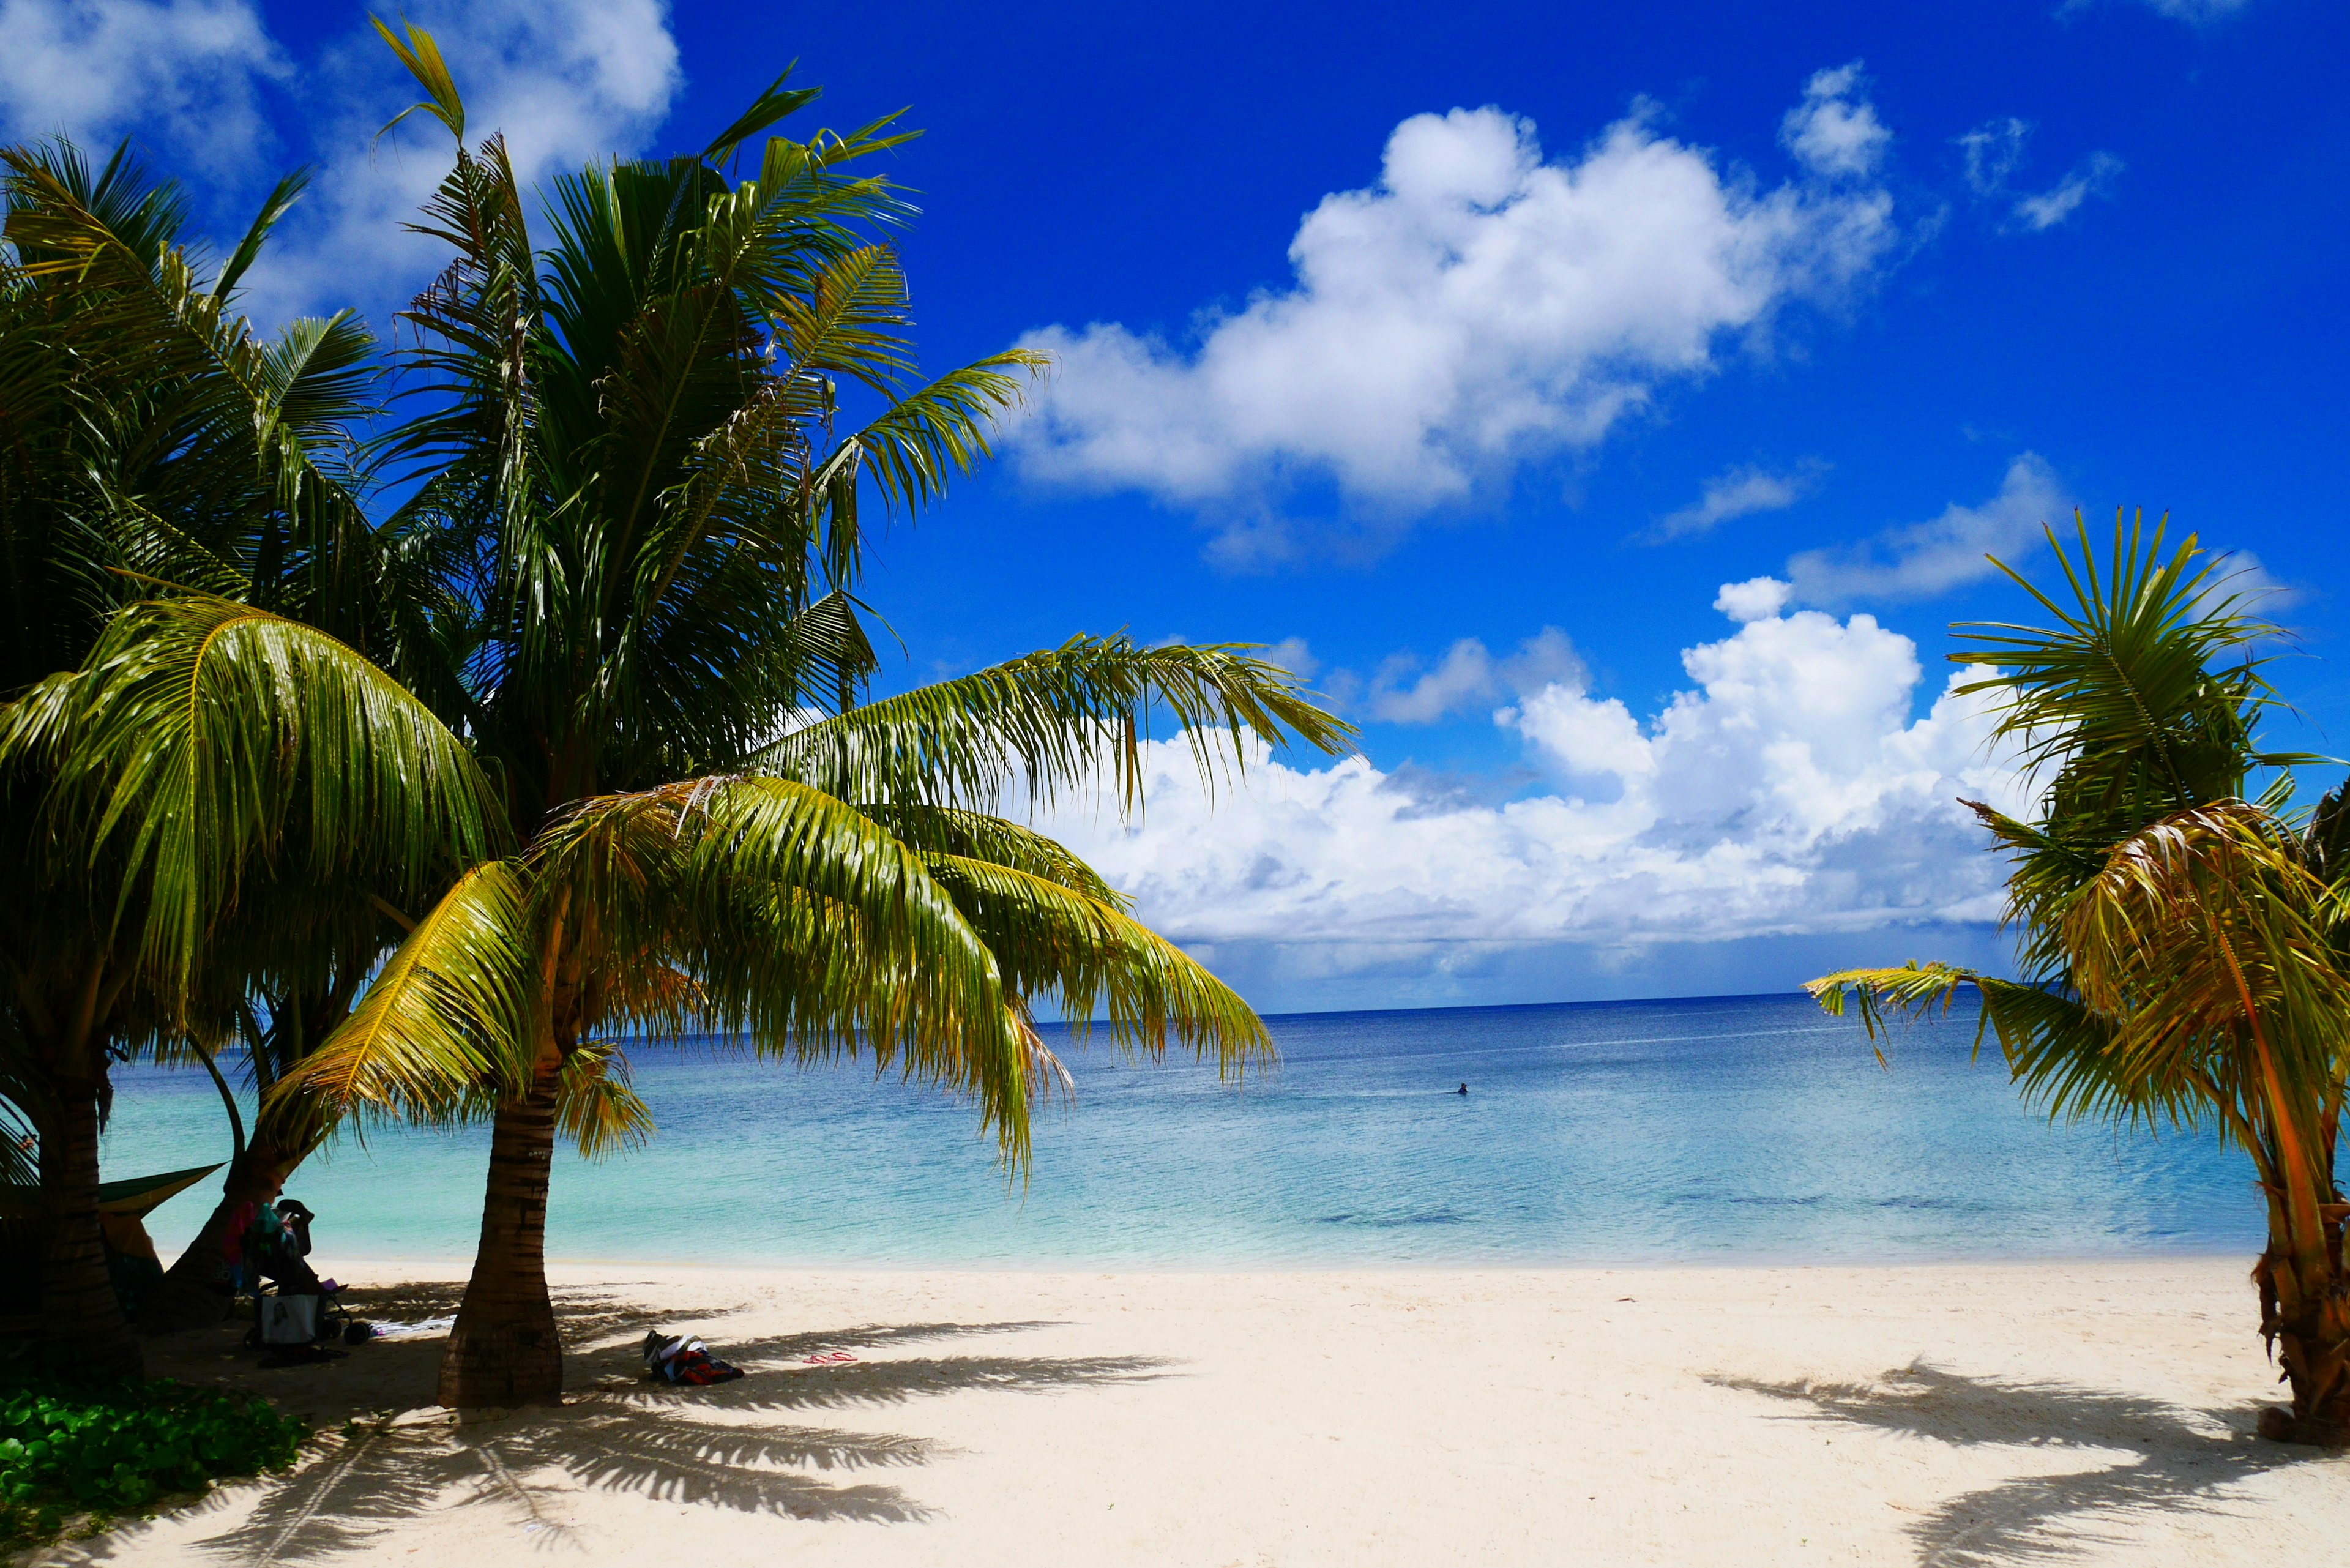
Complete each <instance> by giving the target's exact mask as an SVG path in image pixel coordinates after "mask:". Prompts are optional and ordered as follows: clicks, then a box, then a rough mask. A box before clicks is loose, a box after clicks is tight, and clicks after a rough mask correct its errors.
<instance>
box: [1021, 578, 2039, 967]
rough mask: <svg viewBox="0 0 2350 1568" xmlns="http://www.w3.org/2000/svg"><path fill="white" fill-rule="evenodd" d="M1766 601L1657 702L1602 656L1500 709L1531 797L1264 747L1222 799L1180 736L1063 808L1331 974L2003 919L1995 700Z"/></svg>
mask: <svg viewBox="0 0 2350 1568" xmlns="http://www.w3.org/2000/svg"><path fill="white" fill-rule="evenodd" d="M1724 597H1725V598H1729V597H1731V589H1729V588H1725V589H1724ZM1745 607H1746V608H1749V609H1756V610H1757V613H1754V614H1752V615H1751V616H1749V617H1748V618H1745V619H1744V620H1743V623H1742V624H1741V625H1740V626H1739V627H1738V628H1737V629H1736V630H1735V631H1734V632H1733V633H1731V635H1729V636H1727V637H1725V638H1723V639H1721V640H1719V641H1715V642H1710V643H1706V644H1703V645H1701V646H1699V647H1696V648H1691V649H1688V650H1687V651H1686V652H1685V653H1684V655H1683V657H1682V664H1683V667H1684V668H1685V670H1687V672H1688V674H1689V677H1690V680H1691V682H1692V685H1691V687H1690V690H1688V691H1683V692H1681V693H1679V695H1677V696H1675V697H1674V698H1672V699H1671V700H1670V701H1669V702H1667V703H1666V704H1664V706H1663V707H1662V709H1661V711H1657V712H1655V713H1653V714H1649V715H1648V716H1647V717H1646V718H1642V717H1639V716H1636V715H1635V714H1634V713H1633V712H1632V711H1630V710H1629V709H1628V708H1627V706H1626V704H1625V703H1624V702H1623V701H1620V700H1618V699H1616V698H1611V697H1604V696H1601V695H1598V694H1596V693H1595V692H1594V691H1591V690H1590V688H1589V686H1588V683H1587V681H1586V678H1584V677H1583V676H1582V675H1581V674H1580V673H1579V672H1578V673H1575V674H1573V675H1570V676H1567V677H1565V678H1562V679H1560V680H1555V681H1553V682H1551V683H1549V684H1547V685H1545V686H1544V687H1542V688H1541V689H1540V690H1538V691H1534V692H1533V693H1531V694H1530V695H1528V696H1527V697H1526V698H1525V699H1524V700H1523V701H1521V702H1520V703H1518V704H1516V705H1515V706H1513V707H1511V708H1507V709H1504V710H1503V711H1500V712H1499V713H1498V714H1497V715H1496V722H1498V723H1500V724H1502V725H1503V727H1504V728H1506V729H1508V730H1510V731H1511V732H1514V733H1515V734H1516V735H1517V736H1518V737H1519V738H1520V739H1521V740H1522V742H1523V744H1524V746H1525V749H1526V753H1527V755H1528V757H1529V758H1530V759H1531V760H1532V761H1534V762H1535V763H1538V764H1539V766H1540V767H1541V769H1542V770H1543V772H1544V774H1545V775H1546V776H1547V777H1548V779H1549V781H1550V783H1549V784H1548V787H1547V788H1545V789H1544V790H1542V791H1541V792H1540V793H1537V794H1533V795H1531V796H1528V797H1526V798H1520V799H1515V800H1509V801H1505V802H1502V803H1499V804H1493V803H1490V802H1479V801H1476V800H1474V799H1464V798H1461V796H1460V795H1459V794H1457V793H1453V794H1436V795H1431V794H1427V793H1424V792H1421V791H1419V790H1417V789H1415V788H1414V787H1412V785H1411V784H1410V783H1409V781H1408V780H1406V779H1405V778H1404V777H1402V776H1401V775H1399V774H1391V773H1387V772H1383V771H1382V770H1380V769H1379V768H1378V767H1376V766H1374V765H1373V764H1372V763H1369V762H1368V761H1367V760H1365V759H1363V758H1360V757H1354V758H1348V759H1347V760H1345V761H1342V762H1338V763H1333V764H1332V765H1330V766H1327V767H1323V768H1315V769H1305V768H1295V767H1291V766H1287V765H1285V764H1283V763H1278V762H1274V761H1273V760H1271V759H1269V758H1267V757H1265V756H1263V754H1261V753H1260V754H1258V755H1257V756H1256V757H1255V758H1254V759H1253V765H1252V766H1251V767H1250V769H1249V770H1248V773H1247V774H1246V778H1245V782H1244V784H1243V785H1242V786H1241V787H1238V788H1232V787H1223V788H1220V789H1219V790H1218V791H1217V792H1216V794H1215V795H1214V798H1213V800H1212V801H1211V798H1210V797H1209V795H1208V794H1207V793H1206V792H1205V791H1203V790H1202V788H1201V785H1200V784H1199V783H1198V781H1197V778H1196V775H1195V774H1194V773H1193V770H1192V766H1191V761H1190V756H1189V753H1188V752H1187V750H1186V748H1185V747H1184V746H1183V745H1182V744H1181V743H1180V742H1159V743H1154V744H1153V746H1152V747H1151V749H1150V753H1149V758H1148V759H1147V763H1146V766H1147V769H1148V773H1149V780H1148V785H1149V810H1148V813H1147V815H1145V816H1144V817H1143V818H1142V820H1141V821H1139V823H1135V824H1131V825H1121V824H1118V823H1116V822H1114V821H1110V820H1108V819H1107V818H1106V817H1105V816H1101V815H1093V814H1088V813H1085V812H1082V811H1077V810H1074V809H1072V810H1068V811H1066V812H1064V813H1063V814H1062V815H1058V816H1055V817H1053V818H1051V819H1049V820H1048V821H1047V822H1046V824H1045V826H1046V827H1047V830H1048V831H1051V832H1054V833H1055V835H1056V836H1061V837H1063V838H1064V839H1065V840H1066V841H1067V842H1069V843H1070V844H1071V845H1072V846H1073V847H1076V848H1077V849H1078V850H1079V851H1080V852H1081V853H1083V854H1085V855H1086V856H1087V857H1089V858H1091V859H1092V860H1093V862H1094V863H1095V864H1096V865H1097V866H1098V867H1101V868H1102V869H1103V871H1104V872H1105V873H1106V874H1107V876H1108V877H1109V878H1110V880H1111V881H1112V882H1114V883H1116V884H1117V885H1118V886H1120V887H1122V888H1126V889H1127V890H1128V891H1130V892H1132V893H1134V894H1135V895H1136V896H1137V897H1138V898H1139V901H1140V908H1141V912H1142V913H1143V915H1144V916H1145V917H1146V918H1147V919H1149V920H1151V921H1152V922H1153V923H1154V924H1155V925H1157V926H1158V927H1159V929H1162V930H1165V931H1167V932H1168V933H1170V935H1172V936H1173V937H1175V938H1176V939H1177V940H1180V941H1182V942H1185V943H1187V944H1191V945H1193V946H1195V947H1203V948H1209V949H1213V950H1217V951H1220V952H1221V951H1224V950H1229V949H1232V948H1234V947H1237V946H1248V945H1252V944H1253V945H1256V946H1259V947H1264V946H1270V947H1273V948H1277V949H1280V950H1284V951H1286V952H1289V953H1291V954H1293V955H1298V954H1303V953H1306V952H1307V951H1308V950H1311V956H1310V957H1294V961H1295V962H1296V963H1298V964H1305V965H1307V966H1308V967H1310V968H1312V969H1313V970H1314V971H1315V972H1319V973H1328V972H1334V971H1346V970H1347V969H1348V968H1349V967H1352V968H1357V969H1368V968H1372V967H1376V966H1378V965H1381V964H1385V963H1388V962H1389V961H1391V959H1392V957H1393V955H1394V954H1395V953H1396V952H1397V951H1398V950H1399V949H1401V950H1414V951H1416V952H1417V953H1419V955H1420V958H1421V960H1422V961H1426V962H1436V961H1440V960H1441V956H1442V955H1443V954H1444V953H1446V952H1448V951H1458V950H1461V949H1464V948H1470V949H1473V948H1492V947H1496V946H1506V945H1509V944H1527V943H1533V944H1542V943H1561V942H1565V943H1579V944H1586V945H1591V946H1598V947H1622V946H1625V945H1627V944H1629V945H1634V946H1639V945H1646V944H1654V943H1675V942H1680V943H1686V942H1711V941H1725V940H1736V939H1742V938H1751V937H1761V936H1773V935H1789V934H1820V933H1834V932H1846V931H1857V930H1865V929H1876V928H1881V927H1887V926H1901V925H1919V924H1942V923H1949V922H1960V923H1966V922H1984V921H1989V920H1991V919H1995V917H1996V913H1997V908H1998V899H1999V888H2000V867H1999V862H1998V861H1997V859H1996V858H1995V857H1992V856H1991V855H1988V854H1985V853H1984V844H1983V839H1982V836H1981V830H1980V829H1979V828H1978V827H1977V826H1975V825H1974V822H1973V819H1972V818H1971V816H1970V815H1969V814H1968V813H1967V812H1966V811H1965V810H1964V809H1963V808H1962V807H1961V806H1960V805H1959V804H1958V801H1959V799H1960V797H1961V796H1964V797H1967V798H1970V799H1976V800H1986V801H1989V802H1991V804H1993V805H1999V806H2001V807H2002V809H2006V810H2010V811H2021V810H2024V809H2027V808H2028V805H2029V802H2028V800H2027V798H2026V785H2025V784H2024V782H2023V781H2022V778H2021V777H2020V776H2019V774H2017V772H2016V770H2015V768H2014V766H2013V765H2012V760H2011V759H2008V758H2005V757H2002V756H2000V755H1996V754H1993V753H1991V752H1990V751H1988V750H1987V746H1988V741H1989V734H1990V729H1991V720H1990V717H1989V714H1988V712H1987V711H1986V709H1985V708H1984V706H1983V705H1982V703H1981V700H1980V699H1969V698H1961V697H1960V696H1958V695H1956V694H1955V692H1954V691H1952V690H1951V689H1950V688H1949V687H1946V688H1945V689H1944V690H1943V691H1941V692H1940V694H1939V696H1937V697H1936V699H1935V700H1934V701H1933V702H1932V704H1931V706H1930V708H1929V711H1927V712H1926V713H1925V714H1924V715H1923V716H1922V717H1913V713H1912V709H1913V704H1914V702H1915V700H1916V698H1917V696H1918V688H1919V685H1920V682H1921V680H1923V675H1922V671H1921V670H1920V668H1919V664H1918V652H1917V649H1916V646H1915V645H1914V644H1913V643H1911V642H1910V640H1909V639H1907V638H1905V637H1903V636H1901V635H1899V634H1898V633H1897V632H1894V631H1892V630H1889V629H1887V628H1885V627H1882V626H1880V625H1878V624H1877V621H1876V620H1875V619H1873V618H1871V617H1869V616H1866V615H1856V616H1853V617H1851V618H1849V619H1846V620H1841V621H1840V620H1837V619H1835V618H1833V617H1831V616H1828V615H1825V614H1822V613H1820V612H1818V611H1797V612H1794V613H1792V614H1779V613H1775V612H1773V613H1763V612H1761V611H1760V610H1759V608H1757V607H1755V606H1752V605H1747V606H1745ZM1952 684H1953V685H1955V684H1956V682H1955V681H1953V683H1952Z"/></svg>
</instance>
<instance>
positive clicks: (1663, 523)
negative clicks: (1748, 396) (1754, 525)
mask: <svg viewBox="0 0 2350 1568" xmlns="http://www.w3.org/2000/svg"><path fill="white" fill-rule="evenodd" d="M1818 476H1819V465H1817V464H1813V465H1808V466H1806V467H1804V468H1800V469H1797V470H1796V471H1794V472H1792V473H1773V472H1771V471H1770V470H1768V469H1763V468H1752V467H1745V468H1733V469H1731V470H1729V471H1727V472H1722V473H1718V474H1716V475H1714V476H1713V477H1712V478H1711V479H1709V480H1707V481H1706V482H1705V483H1704V484H1703V485H1702V486H1700V489H1699V491H1698V498H1697V500H1695V501H1694V502H1692V503H1690V504H1689V505H1687V506H1684V507H1682V508H1681V509H1680V510H1679V511H1678V512H1669V513H1667V514H1665V515H1664V516H1662V517H1659V518H1658V519H1657V523H1656V526H1655V527H1653V528H1651V529H1650V530H1649V531H1648V535H1646V537H1647V538H1648V540H1649V541H1650V542H1652V543H1653V542H1656V541H1660V540H1665V539H1679V538H1683V537H1685V536H1687V535H1691V534H1703V533H1705V532H1707V531H1708V530H1709V529H1711V528H1712V527H1713V526H1714V525H1715V524H1719V523H1727V522H1730V521H1731V520H1732V519H1733V518H1739V517H1752V515H1754V514H1756V513H1758V512H1783V511H1785V510H1786V509H1787V508H1788V507H1790V506H1793V505H1794V504H1795V503H1796V502H1798V501H1801V500H1802V499H1803V498H1804V495H1806V494H1807V493H1810V491H1811V488H1812V486H1813V485H1814V483H1817V482H1818Z"/></svg>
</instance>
